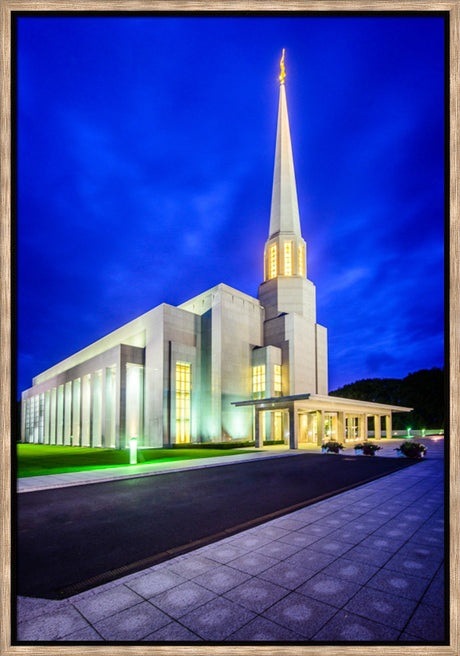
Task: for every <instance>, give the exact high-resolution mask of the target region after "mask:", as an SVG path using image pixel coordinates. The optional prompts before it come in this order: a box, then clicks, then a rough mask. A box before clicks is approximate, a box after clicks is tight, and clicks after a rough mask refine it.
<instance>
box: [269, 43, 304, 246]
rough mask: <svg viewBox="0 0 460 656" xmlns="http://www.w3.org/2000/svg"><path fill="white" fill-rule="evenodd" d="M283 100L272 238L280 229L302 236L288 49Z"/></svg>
mask: <svg viewBox="0 0 460 656" xmlns="http://www.w3.org/2000/svg"><path fill="white" fill-rule="evenodd" d="M280 69H281V73H280V76H279V81H280V99H279V107H278V126H277V133H276V151H275V172H274V175H273V190H272V205H271V212H270V233H269V238H270V237H273V236H274V235H276V234H278V233H279V232H290V233H293V234H294V235H295V236H297V237H301V233H300V219H299V206H298V203H297V190H296V184H295V174H294V160H293V158H292V146H291V134H290V131H289V118H288V111H287V102H286V88H285V84H284V81H285V78H286V70H285V67H284V49H283V55H282V57H281V61H280Z"/></svg>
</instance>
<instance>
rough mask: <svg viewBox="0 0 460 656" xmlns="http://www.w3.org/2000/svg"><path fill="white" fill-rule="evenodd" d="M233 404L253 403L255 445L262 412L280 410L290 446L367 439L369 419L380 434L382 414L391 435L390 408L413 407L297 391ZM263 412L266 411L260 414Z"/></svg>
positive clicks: (260, 433) (259, 439) (258, 443)
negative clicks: (293, 393)
mask: <svg viewBox="0 0 460 656" xmlns="http://www.w3.org/2000/svg"><path fill="white" fill-rule="evenodd" d="M232 405H235V406H247V405H252V406H254V439H255V445H256V447H259V446H262V444H263V435H264V431H263V430H261V427H262V422H261V413H270V414H276V415H278V416H279V413H280V412H282V413H283V414H282V416H283V417H286V423H287V425H286V431H285V432H286V434H287V435H288V443H289V448H290V449H298V448H299V445H302V443H303V444H318V445H321V444H322V443H323V442H324V441H328V440H336V441H338V442H342V443H343V442H355V441H358V440H359V441H362V440H367V438H368V420H369V418H371V422H372V424H373V428H374V430H373V432H374V437H375V439H380V438H381V437H382V417H384V418H385V427H384V431H385V435H386V437H391V423H392V422H391V417H392V413H393V412H410V411H411V410H412V408H405V407H402V406H396V405H386V404H383V403H371V402H369V401H357V400H355V399H343V398H339V397H337V396H322V395H319V394H296V395H294V396H279V397H273V398H268V399H251V400H249V401H238V402H234V403H233V404H232ZM263 416H265V415H263Z"/></svg>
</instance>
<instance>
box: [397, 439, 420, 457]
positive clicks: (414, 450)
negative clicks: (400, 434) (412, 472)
mask: <svg viewBox="0 0 460 656" xmlns="http://www.w3.org/2000/svg"><path fill="white" fill-rule="evenodd" d="M395 451H400V452H401V453H402V454H403V455H404V456H406V458H423V456H424V455H425V453H426V446H424V445H423V444H420V442H403V443H402V444H401V446H400V447H399V448H398V449H395Z"/></svg>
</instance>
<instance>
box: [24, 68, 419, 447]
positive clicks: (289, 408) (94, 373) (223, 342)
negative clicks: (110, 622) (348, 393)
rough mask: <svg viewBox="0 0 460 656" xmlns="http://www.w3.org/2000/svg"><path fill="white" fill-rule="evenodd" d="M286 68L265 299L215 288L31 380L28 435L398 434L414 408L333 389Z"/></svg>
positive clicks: (105, 438) (300, 440)
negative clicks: (311, 275)
mask: <svg viewBox="0 0 460 656" xmlns="http://www.w3.org/2000/svg"><path fill="white" fill-rule="evenodd" d="M284 82H285V75H284V66H282V74H281V75H280V97H279V109H278V124H277V139H276V151H275V168H274V176H273V190H272V201H271V214H270V227H269V236H268V240H267V242H266V245H265V251H264V281H263V282H262V283H261V285H260V286H259V291H258V298H253V297H251V296H248V295H247V294H244V293H243V292H240V291H238V290H236V289H233V288H231V287H228V286H227V285H224V284H220V285H217V286H216V287H213V288H212V289H209V290H208V291H205V292H204V293H202V294H200V295H199V296H196V297H195V298H192V299H190V300H189V301H187V302H185V303H183V304H182V305H180V306H178V307H173V306H171V305H167V304H162V305H159V306H158V307H156V308H154V309H153V310H150V311H149V312H147V313H145V314H143V315H141V316H140V317H138V318H136V319H134V320H133V321H131V322H130V323H128V324H125V325H124V326H122V327H121V328H119V329H118V330H115V331H114V332H112V333H110V334H109V335H106V336H105V337H103V338H102V339H100V340H98V341H96V342H94V343H93V344H91V345H90V346H88V347H87V348H85V349H83V350H81V351H79V352H78V353H75V354H73V355H71V356H70V357H69V358H66V359H65V360H63V361H62V362H60V363H59V364H56V365H55V366H53V367H51V368H50V369H48V370H46V371H44V372H43V373H41V374H39V375H38V376H36V377H35V378H34V379H33V385H32V387H31V388H30V389H28V390H26V391H25V392H23V394H22V425H21V440H22V441H23V442H33V443H43V444H57V445H68V446H83V447H85V446H86V447H90V446H91V447H106V448H117V449H119V448H125V447H126V446H128V443H129V439H130V438H132V437H137V438H138V444H139V446H144V447H158V448H159V447H164V446H172V445H174V444H178V443H187V442H213V441H228V440H241V439H255V442H256V446H260V445H262V443H263V442H264V441H276V442H281V441H282V442H284V443H285V444H286V445H287V446H289V447H290V448H297V447H298V446H299V445H300V446H301V445H302V444H305V443H314V444H321V443H322V441H324V440H326V439H338V440H339V441H344V440H350V441H352V440H358V439H361V440H362V439H366V438H367V430H368V426H369V421H368V418H369V417H373V424H371V425H372V427H373V430H374V433H375V436H376V437H379V436H380V435H381V431H382V417H384V418H385V425H384V430H385V433H386V435H391V415H392V412H394V411H408V410H410V409H409V408H400V407H395V406H387V405H382V404H376V403H367V402H359V401H352V400H350V399H339V398H337V397H329V396H328V363H327V362H328V355H327V330H326V328H324V326H321V325H320V324H318V323H317V321H316V293H315V286H314V284H313V283H312V282H311V281H310V280H308V277H307V246H306V243H305V241H304V239H303V237H302V234H301V227H300V217H299V206H298V201H297V188H296V182H295V172H294V162H293V156H292V147H291V137H290V130H289V119H288V111H287V102H286V90H285V83H284Z"/></svg>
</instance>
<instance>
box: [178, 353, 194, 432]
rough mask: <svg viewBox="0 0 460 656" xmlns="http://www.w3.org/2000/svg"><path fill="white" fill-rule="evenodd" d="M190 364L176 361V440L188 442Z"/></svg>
mask: <svg viewBox="0 0 460 656" xmlns="http://www.w3.org/2000/svg"><path fill="white" fill-rule="evenodd" d="M191 391H192V365H191V364H190V363H189V362H176V442H190V399H191Z"/></svg>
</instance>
